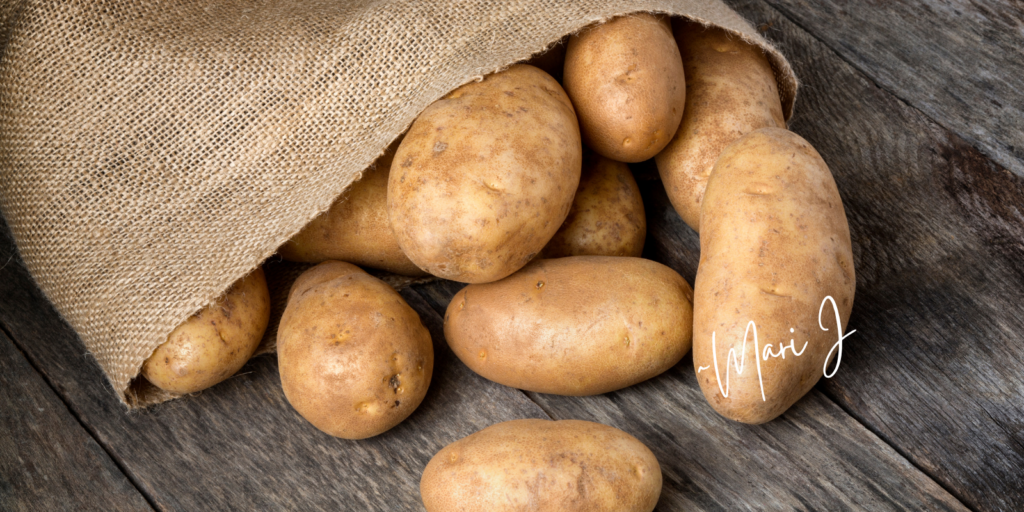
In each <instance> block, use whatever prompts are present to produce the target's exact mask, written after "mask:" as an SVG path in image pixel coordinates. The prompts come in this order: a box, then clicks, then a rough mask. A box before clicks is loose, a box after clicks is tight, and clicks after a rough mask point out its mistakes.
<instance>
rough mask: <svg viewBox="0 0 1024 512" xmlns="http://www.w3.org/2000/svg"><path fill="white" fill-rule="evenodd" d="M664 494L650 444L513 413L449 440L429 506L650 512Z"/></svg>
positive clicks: (437, 511)
mask: <svg viewBox="0 0 1024 512" xmlns="http://www.w3.org/2000/svg"><path fill="white" fill-rule="evenodd" d="M660 494H661V467H660V466H659V465H658V459H657V458H655V456H654V454H653V453H651V450H650V449H649V448H647V447H646V446H644V444H643V443H641V442H640V441H639V440H637V439H636V438H635V437H633V436H631V435H629V434H627V433H625V432H623V431H621V430H619V429H617V428H613V427H609V426H606V425H601V424H600V423H592V422H589V421H579V420H561V421H550V420H535V419H526V420H512V421H506V422H504V423H498V424H496V425H491V426H490V427H487V428H485V429H483V430H481V431H479V432H477V433H475V434H472V435H469V436H467V437H465V438H462V439H460V440H458V441H455V442H454V443H452V444H450V445H448V446H446V447H444V448H442V449H441V451H439V452H437V454H436V455H434V457H433V458H432V459H430V462H429V463H428V464H427V467H426V469H424V470H423V476H422V478H421V479H420V495H421V496H422V497H423V505H424V506H425V507H426V509H427V512H480V511H487V512H506V511H507V512H512V511H520V510H530V511H534V512H583V511H587V512H603V511H607V512H650V511H651V510H654V506H655V505H656V504H657V503H658V496H659V495H660Z"/></svg>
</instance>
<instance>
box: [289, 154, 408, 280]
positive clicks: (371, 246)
mask: <svg viewBox="0 0 1024 512" xmlns="http://www.w3.org/2000/svg"><path fill="white" fill-rule="evenodd" d="M400 141H401V139H399V140H397V141H395V142H394V143H393V144H392V145H391V146H390V147H389V148H388V149H387V150H386V151H385V152H384V154H383V155H381V156H380V158H378V159H377V161H376V162H374V163H373V165H371V166H370V167H369V168H367V169H366V170H365V171H364V172H363V176H362V178H360V179H359V180H358V181H356V182H355V183H353V184H352V185H351V186H350V187H349V188H348V190H346V191H345V193H344V194H343V195H342V196H341V197H339V198H338V199H337V200H335V201H334V204H332V205H331V207H330V209H329V210H327V211H326V212H324V213H322V214H320V215H319V216H317V217H316V218H315V219H313V220H312V221H310V223H309V224H307V225H306V227H304V228H302V231H299V232H298V233H297V234H296V235H295V236H293V237H292V238H291V240H289V241H287V242H286V243H285V244H284V245H282V246H281V248H280V249H278V254H280V255H281V257H282V258H284V259H286V260H288V261H296V262H300V263H320V262H323V261H327V260H341V261H347V262H350V263H355V264H356V265H360V266H364V267H371V268H377V269H381V270H387V271H388V272H393V273H395V274H401V275H404V276H425V275H427V273H426V272H424V271H423V270H421V269H420V268H419V267H417V266H416V265H415V264H414V263H413V262H412V261H409V258H408V257H407V256H406V255H405V253H403V252H402V248H401V247H399V246H398V240H397V239H395V234H394V233H393V232H392V231H391V222H390V221H389V220H388V208H387V202H388V174H389V173H390V171H391V161H392V160H393V159H394V157H395V150H397V149H398V143H399V142H400Z"/></svg>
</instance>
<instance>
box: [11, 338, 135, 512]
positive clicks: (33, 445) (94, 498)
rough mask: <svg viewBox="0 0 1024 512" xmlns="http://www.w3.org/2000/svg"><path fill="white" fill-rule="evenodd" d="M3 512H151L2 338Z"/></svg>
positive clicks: (34, 373)
mask: <svg viewBox="0 0 1024 512" xmlns="http://www.w3.org/2000/svg"><path fill="white" fill-rule="evenodd" d="M0 510H8V511H12V512H14V511H31V510H47V511H51V510H53V511H56V510H152V508H151V507H150V506H149V504H148V503H146V500H145V498H144V497H143V496H142V494H140V493H139V491H138V490H136V489H135V487H134V486H132V484H131V482H129V481H128V478H127V477H125V475H124V473H122V472H121V470H120V469H118V467H117V465H116V464H114V461H113V460H111V458H110V456H108V455H107V454H106V452H104V451H103V448H101V447H100V445H99V444H97V443H96V441H95V440H93V438H92V437H90V436H89V433H88V432H86V431H85V429H84V428H82V426H81V425H80V424H79V423H78V421H76V420H75V418H74V417H72V416H71V413H70V412H68V409H67V407H65V406H64V404H63V403H62V402H61V401H60V398H58V397H57V395H56V394H54V392H53V390H52V389H50V387H49V386H47V385H46V382H45V381H43V379H42V377H40V376H39V374H38V373H36V371H35V370H34V369H33V368H32V367H31V366H30V365H29V363H28V361H26V360H25V357H24V356H22V354H21V352H19V351H18V349H17V348H15V346H14V345H13V344H12V343H11V340H10V339H9V338H8V337H7V335H5V334H4V333H3V332H0Z"/></svg>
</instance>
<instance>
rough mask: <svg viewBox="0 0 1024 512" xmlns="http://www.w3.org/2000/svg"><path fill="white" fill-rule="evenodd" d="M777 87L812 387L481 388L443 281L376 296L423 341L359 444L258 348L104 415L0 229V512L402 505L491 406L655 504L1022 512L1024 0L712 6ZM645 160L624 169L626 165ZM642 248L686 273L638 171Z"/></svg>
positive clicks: (674, 378) (684, 252)
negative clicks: (817, 337) (800, 246)
mask: <svg viewBox="0 0 1024 512" xmlns="http://www.w3.org/2000/svg"><path fill="white" fill-rule="evenodd" d="M729 3H730V4H731V5H732V6H733V7H735V8H736V9H737V10H738V11H740V12H741V13H742V14H743V15H744V16H746V17H747V18H748V19H750V20H751V21H752V22H753V23H754V24H755V25H756V26H758V27H759V30H761V31H762V32H763V33H764V34H765V35H766V36H767V37H768V38H769V39H771V40H773V41H774V42H775V43H776V44H777V45H778V46H779V48H781V50H782V51H783V53H785V54H786V55H787V56H788V57H789V58H790V59H791V61H792V63H793V65H794V67H795V69H796V72H797V75H798V76H799V77H800V79H801V80H802V82H803V86H802V88H801V90H800V97H799V99H798V102H797V113H796V115H795V117H794V118H793V120H792V124H791V129H792V130H793V131H795V132H797V133H799V134H801V135H802V136H804V137H805V138H807V139H808V140H809V141H810V142H811V143H812V144H813V145H814V146H815V147H816V148H817V149H818V150H819V151H820V152H821V154H822V155H823V156H824V158H825V160H826V161H827V162H828V164H829V166H830V167H831V169H832V172H833V173H834V174H835V177H836V180H837V182H838V184H839V189H840V192H841V193H842V196H843V201H844V203H845V206H846V211H847V215H848V217H849V221H850V225H851V231H852V235H853V242H854V251H855V257H856V265H857V277H858V288H857V298H856V305H855V307H854V311H853V316H852V319H851V320H850V327H849V328H850V329H856V330H857V332H856V334H854V335H853V336H851V337H850V338H848V340H847V344H846V348H845V351H844V354H843V358H842V366H841V369H840V371H839V372H838V374H837V375H836V376H835V377H834V378H832V379H829V380H824V379H823V380H822V382H821V383H820V384H819V385H818V386H817V387H816V388H815V389H814V390H812V391H811V393H809V394H808V395H807V396H806V397H805V398H804V399H802V400H801V401H800V402H798V403H797V404H796V405H795V406H794V407H793V408H791V409H790V410H789V411H788V412H787V413H786V414H784V415H783V416H782V417H780V418H779V419H776V420H774V421H772V422H770V423H768V424H766V425H761V426H749V425H743V424H739V423H734V422H730V421H728V420H725V419H723V418H721V417H720V416H718V415H717V414H716V413H714V412H713V411H712V410H711V408H710V407H709V406H708V405H707V403H706V402H705V401H704V398H703V396H702V395H701V393H700V391H699V389H698V386H697V383H696V380H695V377H694V371H693V366H692V360H691V359H690V358H689V357H687V358H685V359H684V360H683V362H681V363H680V364H679V365H678V366H677V367H676V368H674V369H672V370H670V371H669V372H667V373H666V374H664V375H662V376H660V377H658V378H655V379H653V380H651V381H648V382H645V383H643V384H640V385H637V386H634V387H631V388H629V389H625V390H622V391H619V392H615V393H609V394H606V395H601V396H595V397H584V398H572V397H559V396H549V395H541V394H535V393H523V392H520V391H517V390H514V389H509V388H505V387H503V386H499V385H496V384H493V383H491V382H488V381H486V380H484V379H482V378H480V377H478V376H476V375H475V374H473V373H472V372H470V371H469V370H468V369H467V368H466V367H465V366H463V365H462V363H460V362H459V361H458V360H457V359H456V358H454V357H453V355H452V354H451V352H450V351H449V350H448V349H447V346H446V344H445V342H444V339H443V336H442V330H441V314H443V312H444V309H445V307H446V305H447V301H448V300H449V298H450V297H451V296H452V294H453V293H454V292H455V291H456V290H457V289H458V288H459V287H460V285H458V284H456V283H450V282H436V283H432V284H427V285H418V286H414V287H412V288H408V289H405V290H403V291H402V294H403V295H404V296H405V298H406V299H407V300H408V301H409V303H410V304H412V305H413V307H415V308H416V309H417V310H418V311H419V313H420V315H421V316H422V318H423V321H424V322H425V323H426V325H427V326H428V327H429V328H430V329H431V332H432V334H433V336H434V341H435V347H436V350H437V364H436V368H435V371H434V382H433V383H432V385H431V389H430V393H429V394H428V395H427V398H426V400H425V401H424V403H423V405H422V406H421V407H420V408H419V410H418V411H417V412H416V413H415V414H414V415H413V416H412V417H411V418H409V420H408V421H406V422H404V423H403V424H401V425H400V426H398V427H397V428H395V429H393V430H392V431H390V432H388V433H386V434H384V435H381V436H379V437H376V438H373V439H370V440H366V441H359V442H353V441H345V440H340V439H335V438H332V437H329V436H327V435H324V434H322V433H320V432H319V431H317V430H316V429H314V428H313V427H311V426H310V425H309V424H307V423H306V422H305V421H303V420H302V419H301V418H300V417H299V416H298V415H297V414H296V413H295V412H293V410H292V409H291V408H290V407H289V406H288V404H287V402H286V401H285V399H284V396H283V394H282V392H281V388H280V382H279V381H278V376H277V367H276V360H275V358H274V357H272V356H269V357H268V356H264V357H259V358H256V359H255V360H253V361H252V362H250V363H249V364H248V365H247V366H246V368H245V369H244V370H243V371H242V372H241V373H240V374H239V375H238V376H236V377H234V378H232V379H230V380H229V381H227V382H226V383H224V384H221V385H219V386H216V387H215V388H213V389H210V390H208V391H205V392H203V393H200V394H198V395H195V396H191V397H187V398H184V399H180V400H176V401H173V402H169V403H166V404H163V405H159V406H156V407H152V408H149V409H146V410H142V411H135V412H127V411H126V409H125V408H124V406H122V405H121V403H120V402H119V401H118V399H117V398H116V397H115V395H114V392H113V390H112V389H111V388H110V386H109V385H108V384H107V382H106V381H105V379H104V376H103V374H102V372H101V371H100V369H99V366H98V365H97V364H96V362H95V360H94V359H92V357H91V356H89V355H88V354H87V352H86V350H85V348H84V346H83V345H82V343H81V341H80V340H79V338H78V337H77V335H75V333H74V332H73V331H72V330H71V329H70V328H69V327H68V326H67V324H66V323H64V322H63V321H62V320H61V319H60V318H59V316H58V315H57V313H56V312H55V311H54V310H53V308H52V307H51V306H50V304H49V302H48V301H47V300H46V299H45V298H44V297H43V296H42V294H41V293H40V291H39V290H38V289H37V288H36V286H35V285H34V283H33V282H32V280H31V278H30V277H29V276H28V274H27V272H26V271H25V269H24V266H23V265H22V263H21V261H20V259H19V258H18V256H17V254H16V253H15V250H14V247H13V244H12V242H11V239H10V234H9V232H8V230H7V229H6V225H5V224H4V225H0V509H2V510H46V511H50V510H62V509H75V510H139V509H149V508H155V509H161V510H163V509H174V510H207V509H246V510H271V509H289V510H313V509H330V510H388V511H391V510H420V509H421V505H420V502H419V493H418V482H419V476H420V472H421V471H422V469H423V467H424V465H425V464H426V462H427V461H428V460H429V459H430V457H431V456H432V455H433V454H434V453H435V452H436V451H437V450H439V449H440V448H441V447H442V446H444V445H446V444H448V443H449V442H451V441H454V440H456V439H459V438H461V437H463V436H465V435H468V434H470V433H472V432H474V431H476V430H478V429H481V428H483V427H485V426H487V425H490V424H492V423H495V422H499V421H504V420H509V419H513V418H523V417H538V418H578V419H587V420H593V421H599V422H602V423H606V424H609V425H614V426H616V427H618V428H621V429H623V430H625V431H627V432H629V433H631V434H633V435H635V436H636V437H638V438H639V439H640V440H642V441H643V442H644V443H646V444H647V446H649V447H650V448H651V449H652V450H653V451H654V452H655V454H656V455H657V457H658V459H659V461H660V462H661V465H662V470H663V473H664V490H663V491H662V496H661V501H660V504H659V509H660V510H683V509H689V508H693V509H715V510H736V509H759V510H760V509H801V510H811V509H818V510H839V509H858V510H859V509H867V510H881V509H901V510H903V509H916V510H920V509H927V510H938V509H964V508H970V509H975V510H1024V112H1022V110H1024V93H1022V92H1021V91H1022V90H1024V78H1022V77H1024V50H1022V48H1024V4H1021V3H1020V2H1015V1H1001V2H995V1H993V2H963V1H958V0H945V1H938V0H932V1H928V2H920V3H919V2H911V1H894V2H865V3H861V2H842V1H839V0H834V1H828V0H815V1H810V0H807V1H800V0H767V1H760V0H732V1H729ZM636 170H637V171H638V174H640V175H642V174H643V173H645V172H649V170H650V169H649V167H647V168H645V166H644V165H641V166H639V167H638V168H637V169H636ZM642 188H643V189H644V196H645V201H646V207H647V212H648V219H649V230H650V231H649V234H648V240H647V247H646V251H645V255H646V256H647V257H650V258H653V259H656V260H658V261H662V262H664V263H666V264H668V265H670V266H672V267H673V268H675V269H676V270H678V271H679V272H680V273H681V274H682V275H683V276H684V277H686V278H687V279H688V280H690V282H691V283H692V281H693V277H694V275H695V272H696V265H697V254H698V240H697V237H696V235H695V234H694V233H693V232H692V231H691V230H690V229H689V228H687V227H686V226H685V225H684V224H683V223H682V222H681V221H680V219H679V217H678V216H677V215H676V214H675V212H674V211H673V210H672V209H671V207H670V206H669V204H668V202H667V199H666V197H665V193H664V191H663V190H662V188H661V184H660V182H658V181H644V182H642Z"/></svg>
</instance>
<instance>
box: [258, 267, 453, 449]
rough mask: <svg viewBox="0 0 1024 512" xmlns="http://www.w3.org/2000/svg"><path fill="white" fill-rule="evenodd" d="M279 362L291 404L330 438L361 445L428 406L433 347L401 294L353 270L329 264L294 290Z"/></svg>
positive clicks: (283, 323)
mask: <svg viewBox="0 0 1024 512" xmlns="http://www.w3.org/2000/svg"><path fill="white" fill-rule="evenodd" d="M277 360H278V370H279V372H280V374H281V386H282V387H283V388H284V394H285V397H286V398H287V399H288V402H289V403H291V405H292V407H294V408H295V410H296V411H298V413H299V414H301V415H302V417H304V418H306V420H308V421H309V422H310V423H312V424H313V426H315V427H317V428H319V429H320V430H322V431H324V432H326V433H328V434H330V435H332V436H336V437H342V438H345V439H363V438H367V437H371V436H375V435H377V434H380V433H382V432H385V431H387V430H388V429H390V428H392V427H394V426H395V425H397V424H398V423H400V422H401V421H402V420H404V419H405V418H407V417H408V416H409V415H410V414H412V412H413V411H414V410H416V407H418V406H419V404H420V402H422V401H423V397H424V396H425V395H426V393H427V387H428V386H430V378H431V374H432V372H433V367H434V347H433V345H432V344H431V340H430V333H429V332H428V331H427V329H426V327H424V326H423V323H422V322H420V318H419V315H417V314H416V311H415V310H413V309H412V308H411V307H409V305H408V304H407V303H406V302H405V300H404V299H402V296H401V295H399V294H398V292H396V291H395V290H394V289H392V288H391V287H390V286H388V285H387V284H385V283H384V282H383V281H381V280H379V279H377V278H375V277H373V276H371V275H369V274H367V273H366V272H364V271H362V270H361V269H359V267H356V266H355V265H352V264H349V263H343V262H340V261H327V262H324V263H321V264H319V265H317V266H315V267H313V268H311V269H309V270H307V271H306V272H304V273H303V274H302V275H300V276H299V278H298V279H296V281H295V283H294V284H293V285H292V288H291V291H290V292H289V294H288V303H287V306H286V307H285V311H284V315H283V316H282V317H281V324H280V326H279V327H278V332H277Z"/></svg>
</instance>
